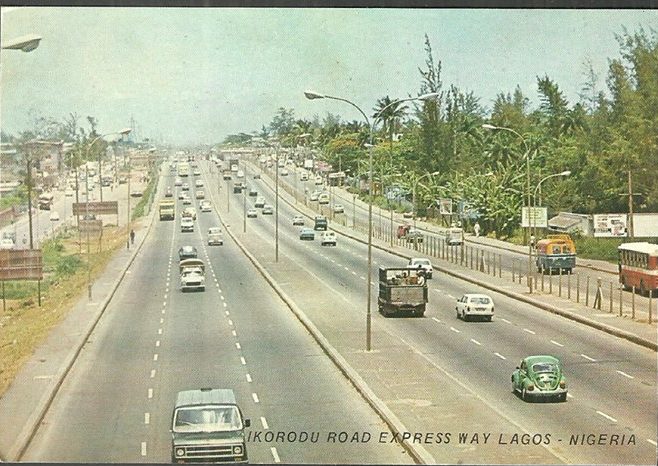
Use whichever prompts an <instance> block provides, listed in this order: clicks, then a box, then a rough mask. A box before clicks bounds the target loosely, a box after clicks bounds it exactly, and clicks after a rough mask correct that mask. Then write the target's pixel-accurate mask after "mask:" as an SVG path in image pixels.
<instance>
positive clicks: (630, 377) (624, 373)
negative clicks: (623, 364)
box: [617, 371, 635, 379]
mask: <svg viewBox="0 0 658 466" xmlns="http://www.w3.org/2000/svg"><path fill="white" fill-rule="evenodd" d="M617 374H620V375H623V376H624V377H627V378H629V379H634V378H635V377H633V376H632V375H628V374H627V373H626V372H622V371H617Z"/></svg>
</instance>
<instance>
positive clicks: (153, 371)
mask: <svg viewBox="0 0 658 466" xmlns="http://www.w3.org/2000/svg"><path fill="white" fill-rule="evenodd" d="M153 377H155V369H151V378H153Z"/></svg>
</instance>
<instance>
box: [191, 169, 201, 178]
mask: <svg viewBox="0 0 658 466" xmlns="http://www.w3.org/2000/svg"><path fill="white" fill-rule="evenodd" d="M193 174H194V176H201V170H199V169H198V168H195V169H194V172H193Z"/></svg>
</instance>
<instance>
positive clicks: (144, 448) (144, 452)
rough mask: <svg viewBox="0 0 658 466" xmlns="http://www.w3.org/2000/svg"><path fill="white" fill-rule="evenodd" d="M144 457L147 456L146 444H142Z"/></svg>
mask: <svg viewBox="0 0 658 466" xmlns="http://www.w3.org/2000/svg"><path fill="white" fill-rule="evenodd" d="M142 456H146V442H142Z"/></svg>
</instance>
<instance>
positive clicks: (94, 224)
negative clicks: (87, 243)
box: [78, 220, 103, 234]
mask: <svg viewBox="0 0 658 466" xmlns="http://www.w3.org/2000/svg"><path fill="white" fill-rule="evenodd" d="M78 228H79V230H80V233H90V234H98V233H100V232H101V231H103V221H102V220H80V224H79V227H78Z"/></svg>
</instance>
